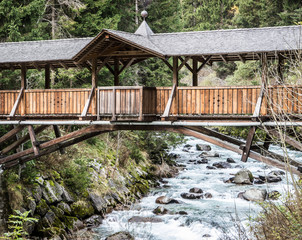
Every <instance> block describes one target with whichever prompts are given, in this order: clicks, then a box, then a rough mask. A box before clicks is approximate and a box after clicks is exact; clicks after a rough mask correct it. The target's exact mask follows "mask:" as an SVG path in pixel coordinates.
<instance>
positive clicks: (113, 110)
mask: <svg viewBox="0 0 302 240" xmlns="http://www.w3.org/2000/svg"><path fill="white" fill-rule="evenodd" d="M115 105H116V89H115V87H113V88H112V110H111V111H112V118H111V121H116V112H115V111H116V106H115Z"/></svg>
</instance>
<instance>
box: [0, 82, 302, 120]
mask: <svg viewBox="0 0 302 240" xmlns="http://www.w3.org/2000/svg"><path fill="white" fill-rule="evenodd" d="M93 91H95V92H94V94H91V93H92V92H93ZM19 93H20V91H11V90H1V91H0V115H1V116H7V115H10V114H12V109H13V108H14V105H15V107H16V111H13V112H14V114H15V115H16V116H18V115H22V116H23V115H24V116H36V115H40V116H74V117H79V116H81V113H83V110H84V108H85V105H86V109H87V106H89V108H88V111H87V116H99V117H100V118H107V119H108V118H113V119H114V118H115V117H129V116H131V117H134V119H135V118H136V119H138V120H143V118H144V116H151V115H152V116H158V117H159V116H162V114H163V113H164V111H165V108H166V105H167V102H168V99H169V96H170V94H171V87H137V86H136V87H99V88H97V89H95V90H93V89H92V90H91V89H47V90H25V91H24V92H23V94H20V95H21V96H19ZM89 95H92V98H91V99H90V101H89V104H88V105H87V102H88V98H89ZM259 95H260V86H247V87H178V88H177V91H176V94H175V98H174V99H173V102H172V106H171V111H170V115H172V116H202V115H252V114H253V112H254V110H255V106H256V103H257V100H258V97H259ZM264 95H265V97H264V99H263V103H262V107H261V111H260V115H271V114H274V113H277V114H280V113H286V114H301V113H302V86H272V87H269V88H268V90H267V92H265V94H264ZM18 96H19V98H20V103H19V104H17V105H16V104H15V103H16V101H17V99H19V98H18Z"/></svg>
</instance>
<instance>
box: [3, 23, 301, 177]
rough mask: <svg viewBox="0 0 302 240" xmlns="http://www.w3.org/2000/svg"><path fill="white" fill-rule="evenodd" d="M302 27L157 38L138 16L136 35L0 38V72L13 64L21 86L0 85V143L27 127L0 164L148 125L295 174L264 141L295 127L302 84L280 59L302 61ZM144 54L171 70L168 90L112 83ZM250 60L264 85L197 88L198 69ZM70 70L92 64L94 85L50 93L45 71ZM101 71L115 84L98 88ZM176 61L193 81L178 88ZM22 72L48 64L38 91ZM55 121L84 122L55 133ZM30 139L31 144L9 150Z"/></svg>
mask: <svg viewBox="0 0 302 240" xmlns="http://www.w3.org/2000/svg"><path fill="white" fill-rule="evenodd" d="M300 28H301V26H289V27H275V28H261V29H240V30H220V31H205V32H188V33H171V34H154V33H153V32H152V30H151V29H150V28H149V26H148V25H147V23H146V22H145V21H143V23H142V24H141V26H140V27H139V28H138V30H137V31H136V32H135V33H134V34H133V33H125V32H120V31H114V30H103V31H102V32H101V33H100V34H98V35H97V36H96V37H95V38H84V39H66V40H53V41H37V42H21V43H1V44H0V50H1V52H2V54H1V56H0V69H1V70H18V69H20V70H21V84H20V88H19V90H0V124H2V125H11V126H12V129H11V131H9V132H7V133H6V134H4V135H3V136H0V144H2V143H5V142H7V143H9V141H11V140H12V139H15V136H16V135H17V134H18V133H19V132H21V131H22V130H24V129H25V128H27V129H28V133H27V134H25V135H24V136H23V137H22V138H19V139H16V140H15V141H14V142H10V144H6V146H5V147H1V145H0V150H1V151H0V164H2V168H4V169H5V168H9V167H12V166H15V165H17V164H20V163H24V162H26V161H29V160H32V159H36V158H39V157H41V156H43V155H46V154H49V153H51V152H54V151H60V152H61V153H63V152H64V148H65V147H68V146H70V145H72V144H76V143H78V142H80V141H83V140H85V139H88V138H90V137H94V136H97V135H98V134H101V133H104V132H110V131H116V130H150V131H151V130H154V131H173V132H178V133H182V134H186V135H191V136H195V137H197V138H200V139H203V140H205V141H208V142H211V143H213V144H216V145H218V146H221V147H224V148H227V149H229V150H231V151H234V152H237V153H238V154H241V155H242V161H247V159H248V157H252V158H254V159H256V160H259V161H263V162H265V163H268V164H271V165H274V166H277V167H279V168H282V169H285V170H291V171H292V172H293V173H296V174H301V163H299V162H297V161H295V160H294V159H290V160H289V163H290V165H289V164H288V162H286V161H285V160H284V157H283V156H279V155H277V154H275V153H272V152H270V151H269V141H270V138H271V137H272V136H273V137H277V138H278V137H280V135H279V132H278V130H277V129H276V127H277V126H278V127H280V126H287V125H290V126H300V125H301V124H302V121H301V113H302V104H301V101H302V86H299V85H286V84H284V82H283V68H284V67H283V66H284V62H285V61H290V60H293V59H296V58H297V57H300V53H299V51H300V50H301V49H300V46H301V44H297V39H298V41H301V38H300V37H299V34H300V32H301V29H300ZM242 39H244V41H245V42H242V41H243V40H242ZM256 40H257V41H256ZM301 43H302V42H301ZM297 45H298V46H297ZM50 50H51V51H50ZM151 57H155V58H160V59H161V60H162V62H163V63H164V64H166V65H167V67H168V68H169V69H170V70H171V73H172V74H173V81H172V86H171V87H156V86H154V87H145V86H119V75H120V74H121V73H122V72H123V71H124V70H125V69H127V68H128V67H130V66H132V65H134V64H137V63H139V62H141V61H143V60H145V59H149V58H151ZM169 59H171V60H169ZM249 60H259V61H260V62H261V66H262V67H261V86H221V87H202V86H198V73H199V71H200V70H201V69H202V68H203V67H204V66H206V65H210V66H211V65H212V64H213V63H214V62H219V61H220V62H229V61H243V62H245V61H249ZM269 61H271V62H277V63H278V76H277V77H276V79H275V83H276V84H274V85H272V84H270V82H269V79H268V73H267V72H268V62H269ZM73 67H76V68H87V69H89V70H90V72H91V88H86V89H82V88H81V89H51V84H50V72H51V70H55V69H57V68H65V69H68V68H73ZM103 67H106V68H107V69H108V70H109V71H110V72H111V73H112V74H113V77H114V86H106V87H100V86H99V85H98V84H99V83H100V80H99V79H98V72H99V71H100V70H101V69H102V68H103ZM183 67H186V68H187V69H188V71H189V72H191V74H192V86H179V77H178V73H179V71H180V70H181V69H182V68H183ZM28 69H38V70H42V69H44V70H45V89H27V80H26V77H27V74H26V73H27V70H28ZM58 125H87V126H86V127H84V128H81V129H80V130H77V131H74V132H71V133H69V134H67V135H64V136H61V134H60V129H59V127H58ZM49 126H52V127H53V128H54V132H55V136H56V138H55V139H52V140H50V141H48V142H41V141H39V140H38V134H39V133H41V132H42V131H43V130H44V129H45V128H46V127H49ZM211 126H237V127H238V126H245V127H249V128H250V130H249V134H248V137H247V139H246V141H245V142H244V141H240V140H237V139H234V138H232V137H230V136H226V135H223V134H221V133H218V132H216V131H214V130H212V129H210V128H206V127H211ZM257 128H262V129H264V130H265V131H266V132H267V138H266V140H265V142H264V144H263V145H261V146H254V145H253V138H254V135H255V132H256V129H257ZM27 141H31V143H32V146H31V147H30V148H28V149H25V150H24V151H21V152H16V151H15V150H16V149H17V148H18V146H20V145H21V144H23V143H25V142H27ZM285 141H286V143H288V144H291V145H292V146H294V147H295V148H297V149H299V150H301V151H302V145H301V144H300V143H299V142H298V141H297V139H295V138H293V137H290V136H286V137H285Z"/></svg>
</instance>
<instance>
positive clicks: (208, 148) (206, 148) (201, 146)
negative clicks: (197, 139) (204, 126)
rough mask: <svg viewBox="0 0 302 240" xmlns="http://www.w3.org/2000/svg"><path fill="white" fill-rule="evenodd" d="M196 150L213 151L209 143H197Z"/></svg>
mask: <svg viewBox="0 0 302 240" xmlns="http://www.w3.org/2000/svg"><path fill="white" fill-rule="evenodd" d="M196 150H198V151H211V150H212V149H211V146H210V145H207V144H196Z"/></svg>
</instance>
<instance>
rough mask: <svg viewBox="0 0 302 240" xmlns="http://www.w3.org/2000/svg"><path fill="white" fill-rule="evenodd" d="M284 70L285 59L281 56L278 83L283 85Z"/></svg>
mask: <svg viewBox="0 0 302 240" xmlns="http://www.w3.org/2000/svg"><path fill="white" fill-rule="evenodd" d="M283 70H284V58H283V57H282V56H281V55H280V54H279V55H278V83H279V84H283V83H284V79H283Z"/></svg>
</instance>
